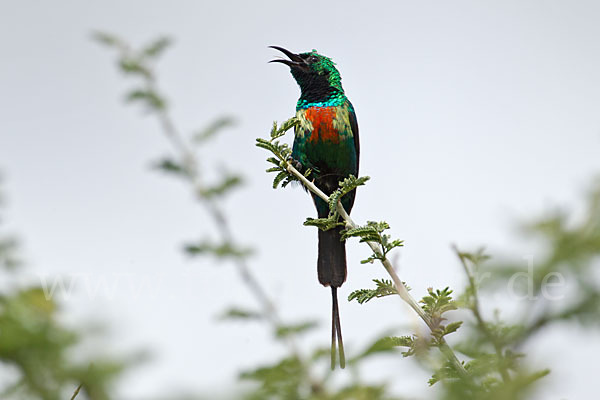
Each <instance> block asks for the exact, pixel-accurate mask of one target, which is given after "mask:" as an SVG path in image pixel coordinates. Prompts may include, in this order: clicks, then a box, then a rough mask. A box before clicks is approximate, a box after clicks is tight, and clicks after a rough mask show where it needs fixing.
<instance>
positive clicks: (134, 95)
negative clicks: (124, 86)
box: [125, 89, 166, 110]
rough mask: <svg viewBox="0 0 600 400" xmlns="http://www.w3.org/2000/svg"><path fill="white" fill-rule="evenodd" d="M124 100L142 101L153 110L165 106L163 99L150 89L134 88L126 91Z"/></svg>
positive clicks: (129, 101)
mask: <svg viewBox="0 0 600 400" xmlns="http://www.w3.org/2000/svg"><path fill="white" fill-rule="evenodd" d="M125 100H126V101H127V102H128V103H131V102H142V103H144V104H146V106H148V108H150V109H155V110H162V109H164V108H165V107H166V103H165V100H164V99H163V98H162V97H160V96H159V95H158V94H157V93H156V92H155V91H152V90H145V89H134V90H132V91H130V92H129V93H127V96H126V97H125Z"/></svg>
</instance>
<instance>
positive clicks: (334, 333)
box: [331, 286, 346, 369]
mask: <svg viewBox="0 0 600 400" xmlns="http://www.w3.org/2000/svg"><path fill="white" fill-rule="evenodd" d="M331 298H332V308H331V369H335V364H336V362H335V361H336V360H335V358H336V357H335V342H336V339H337V344H338V350H339V353H340V367H341V368H345V367H346V356H345V354H344V341H343V340H342V325H341V324H340V310H339V309H338V299H337V288H336V287H333V286H332V287H331Z"/></svg>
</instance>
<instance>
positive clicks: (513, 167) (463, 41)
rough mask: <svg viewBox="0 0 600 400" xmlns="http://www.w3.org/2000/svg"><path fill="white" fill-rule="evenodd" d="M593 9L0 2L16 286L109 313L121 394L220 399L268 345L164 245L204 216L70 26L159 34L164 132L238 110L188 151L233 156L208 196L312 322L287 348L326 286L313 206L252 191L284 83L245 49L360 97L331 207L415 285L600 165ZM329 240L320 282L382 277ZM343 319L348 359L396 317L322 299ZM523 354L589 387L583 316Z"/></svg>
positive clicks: (109, 67) (226, 283)
mask: <svg viewBox="0 0 600 400" xmlns="http://www.w3.org/2000/svg"><path fill="white" fill-rule="evenodd" d="M598 21H600V3H598V2H596V1H570V2H567V1H553V0H546V1H541V0H539V1H523V0H519V1H487V2H482V1H475V0H474V1H427V2H408V1H398V2H391V1H390V2H378V1H369V2H354V1H344V2H334V1H329V2H324V1H323V2H311V1H303V2H282V1H270V2H260V1H255V2H228V1H222V2H214V3H207V2H202V1H195V2H192V1H169V2H166V1H164V2H161V1H148V0H145V1H94V2H90V1H87V2H82V1H52V2H39V1H30V0H20V1H13V2H9V1H6V0H3V1H1V2H0V52H1V58H0V110H2V111H1V117H0V170H1V171H2V172H3V174H4V175H5V177H6V179H5V181H6V182H5V184H4V185H3V186H4V187H3V189H4V190H5V191H6V192H7V194H8V200H9V208H8V209H7V212H6V214H7V216H8V223H9V225H10V228H11V230H13V231H15V232H18V234H19V235H20V237H21V238H22V239H23V241H24V255H25V257H26V260H27V261H28V269H29V274H30V278H29V279H30V280H32V281H36V280H38V281H39V279H40V277H48V279H50V278H52V277H58V276H62V277H64V278H65V279H66V280H67V281H69V282H70V281H73V282H74V283H75V286H74V289H73V292H72V293H71V295H70V296H61V299H62V301H63V305H64V308H65V314H66V315H67V320H68V322H69V323H74V324H79V323H82V321H84V322H85V321H94V320H99V321H104V322H105V323H107V325H109V326H110V327H111V330H110V332H109V337H108V339H107V340H105V341H103V342H102V343H103V345H104V346H106V350H105V351H109V352H112V353H119V352H127V351H133V350H136V349H144V348H147V349H150V350H151V351H152V352H153V355H154V357H153V359H152V360H151V361H150V362H148V363H147V364H145V365H144V366H142V367H140V368H137V369H135V370H132V372H131V373H130V374H128V375H127V376H126V377H125V379H124V380H123V382H122V383H121V384H120V386H119V393H120V398H124V399H145V398H148V397H150V396H151V395H159V394H163V393H169V392H172V391H176V392H177V391H187V390H189V391H217V392H219V391H222V390H223V388H230V387H231V383H232V382H234V380H235V377H236V375H237V373H239V372H240V371H241V370H242V369H244V368H245V367H252V366H255V365H256V364H257V363H258V362H267V361H269V360H274V359H275V358H276V357H278V356H279V355H281V354H283V352H284V349H283V348H282V347H281V346H280V345H277V344H273V343H272V341H271V337H270V333H269V332H268V331H267V330H266V329H265V327H264V326H262V325H258V324H253V323H248V324H244V323H227V322H223V323H218V322H216V316H218V315H219V313H220V312H222V310H224V309H225V308H227V307H228V306H231V305H234V304H245V305H247V306H248V307H253V306H254V305H255V302H254V300H253V299H252V298H251V297H250V296H249V292H248V291H247V290H246V288H245V287H244V286H242V285H241V284H240V283H239V280H238V278H237V275H236V274H235V273H234V270H233V269H232V267H231V266H229V265H226V264H224V265H213V263H212V261H211V260H209V259H203V260H200V261H189V260H187V259H186V258H185V257H183V255H182V254H181V252H180V251H179V248H180V245H181V243H182V242H183V241H185V240H189V239H194V238H201V237H204V236H205V235H208V234H209V233H210V225H209V224H208V222H207V216H206V215H205V214H204V213H203V212H202V209H201V208H199V207H198V206H197V205H196V204H195V203H194V202H193V201H192V198H191V195H190V193H189V192H188V191H187V187H185V186H183V185H181V184H180V183H179V182H177V181H175V180H173V179H169V178H167V177H164V176H161V175H160V174H157V173H154V172H152V171H151V170H150V168H149V165H150V164H151V162H152V161H154V160H156V159H157V158H159V157H161V156H163V155H165V154H167V153H168V146H167V143H166V141H165V140H164V138H163V137H162V135H161V132H160V131H159V129H158V127H157V124H156V123H155V121H154V120H153V119H152V118H147V117H144V115H143V113H142V112H141V111H140V110H139V109H137V108H135V107H125V106H124V105H123V102H122V95H123V93H124V91H125V90H126V89H127V88H129V87H130V86H131V82H127V81H125V80H124V79H123V77H122V76H121V75H120V74H119V73H118V72H117V71H116V69H115V66H114V59H115V57H114V56H115V55H114V53H112V52H111V51H109V50H108V49H106V48H104V47H101V46H98V45H96V44H95V43H93V42H92V41H91V40H90V33H91V31H92V30H96V29H99V30H104V31H108V32H113V33H115V34H118V35H120V36H122V37H124V38H126V39H128V40H130V41H132V42H133V43H135V44H141V43H144V42H145V41H147V40H149V39H151V38H154V37H155V36H157V35H158V34H167V35H169V36H171V37H173V38H174V39H175V45H174V46H173V47H172V48H171V49H170V50H169V51H168V52H167V53H166V54H165V56H164V57H163V60H162V62H161V63H160V64H159V74H160V81H161V85H162V88H163V89H164V91H165V92H166V93H167V95H168V97H169V98H170V100H171V103H172V105H173V116H174V118H175V120H176V121H177V123H178V124H179V126H180V128H181V129H182V130H183V131H184V132H191V131H193V130H194V129H197V128H200V127H202V126H204V125H206V124H207V123H209V122H210V121H211V120H212V119H213V118H215V117H218V116H220V115H222V114H231V115H233V116H235V117H236V118H237V119H238V121H239V123H238V125H237V126H236V127H235V128H233V129H231V130H229V131H227V132H226V133H224V134H223V135H222V137H220V138H219V139H218V140H217V141H216V142H215V144H214V145H213V147H211V148H210V149H209V150H208V151H205V152H204V153H202V158H203V160H205V161H204V163H205V164H204V165H206V166H210V167H212V166H214V165H215V163H218V164H220V165H226V166H227V167H228V168H229V169H231V170H234V171H242V172H243V173H244V175H245V177H246V179H247V185H246V186H245V187H244V188H243V189H242V190H240V191H238V192H237V193H235V194H234V195H232V196H231V197H230V198H229V200H228V201H227V203H226V207H227V209H228V210H229V211H230V214H231V219H232V224H233V226H234V228H235V233H236V236H237V238H238V239H239V240H240V241H241V242H243V243H247V244H248V245H253V246H255V247H256V249H257V254H256V256H254V257H253V258H252V259H251V262H250V263H251V266H252V268H253V270H254V272H255V274H256V275H257V277H258V279H259V280H260V281H261V282H262V283H263V284H264V286H265V287H266V288H267V290H268V291H269V293H270V294H271V296H272V297H273V298H274V299H275V301H276V302H277V305H278V307H279V309H280V311H281V313H282V314H283V315H285V316H286V318H287V319H288V320H289V321H295V320H299V319H302V318H317V319H318V320H319V321H320V322H321V327H320V329H318V330H316V331H315V332H314V333H312V334H310V335H308V336H307V338H306V339H305V340H303V342H302V345H303V346H305V348H309V346H310V345H311V344H312V345H314V344H323V345H328V343H329V342H328V340H329V324H328V321H329V317H330V314H329V313H330V311H329V310H330V293H329V290H328V289H324V288H323V287H321V286H320V285H319V284H318V282H317V278H316V268H315V264H316V236H317V234H316V232H315V230H314V229H312V228H305V227H303V226H302V221H303V220H304V219H305V217H307V216H313V214H314V212H313V209H312V204H311V202H310V200H309V198H308V196H307V195H305V194H304V193H303V192H302V191H301V190H300V189H299V188H292V189H286V190H283V191H281V190H279V191H273V190H272V189H271V188H270V187H271V186H270V185H271V179H272V176H268V175H267V174H265V173H264V169H265V168H266V167H267V165H266V163H265V162H264V159H265V156H266V154H265V152H263V151H261V150H259V149H257V148H255V147H254V139H255V138H256V137H258V136H264V135H266V134H267V133H268V130H269V128H270V125H271V122H272V120H273V119H277V120H280V121H281V120H284V119H286V118H288V117H290V116H292V115H293V113H294V106H295V102H296V99H297V97H298V89H297V87H296V84H295V83H294V81H293V79H292V77H291V76H290V75H289V72H288V69H287V68H285V67H283V66H282V65H272V64H267V61H268V60H270V59H272V58H273V57H274V56H276V55H278V54H277V52H275V51H273V50H271V49H268V48H267V46H268V45H280V46H284V47H286V48H289V49H290V50H292V51H307V50H311V49H313V48H316V49H317V50H319V51H320V52H322V53H323V54H326V55H328V56H330V57H332V58H333V59H334V61H336V62H337V64H338V67H339V70H340V72H341V74H342V77H343V84H344V88H345V90H346V93H347V95H348V96H349V98H350V99H351V100H352V102H353V104H354V106H355V108H356V110H357V113H358V121H359V125H360V135H361V150H362V154H361V156H362V159H361V174H363V175H369V176H371V177H372V180H371V182H369V184H368V185H367V186H366V187H365V188H361V189H360V191H359V193H358V195H357V201H356V205H355V208H354V210H353V214H352V215H353V217H354V219H355V220H356V221H358V222H364V221H366V220H373V219H377V220H378V219H386V220H387V221H388V222H389V223H390V224H391V226H392V234H393V235H394V236H395V237H399V238H402V239H404V240H405V245H406V247H404V248H403V249H401V250H400V251H398V253H397V254H399V258H398V259H397V262H398V265H399V272H400V275H401V277H402V279H403V280H405V281H407V282H408V284H409V285H410V286H411V287H412V288H413V289H414V294H415V296H416V297H420V296H422V295H423V294H424V293H425V288H426V287H428V286H433V287H444V286H447V285H450V286H452V287H456V288H460V287H461V285H463V284H464V279H463V276H462V271H461V269H460V266H459V265H458V263H457V262H456V260H455V258H454V257H453V255H452V252H451V250H450V244H451V243H457V244H458V245H459V246H461V247H463V248H466V249H473V248H475V247H477V246H479V245H486V246H487V247H488V248H489V249H490V251H492V253H493V254H505V255H509V256H513V257H515V258H520V257H522V256H524V255H527V254H533V255H534V257H535V255H536V250H535V249H534V248H528V247H527V246H526V245H523V244H520V243H518V241H517V240H516V239H515V237H514V231H513V230H511V229H512V227H513V226H514V222H515V221H517V220H522V219H527V218H531V217H533V216H535V215H538V214H539V213H540V212H542V211H544V210H545V211H548V210H551V209H552V208H553V207H554V206H557V205H564V206H567V207H569V208H571V209H576V207H577V206H579V204H580V203H578V202H577V201H576V200H578V199H580V198H581V197H582V194H583V193H584V192H585V189H586V185H587V184H588V183H589V181H590V179H591V178H592V176H593V175H594V174H595V173H597V172H598V171H599V170H600V165H599V164H600V163H599V162H598V148H599V144H600V112H599V110H600V90H599V88H600V40H599V38H600V24H599V23H598ZM347 247H348V259H349V260H350V262H349V278H348V281H347V282H346V284H345V285H344V286H343V288H342V289H341V298H342V299H343V298H345V297H346V296H347V295H348V293H350V292H351V291H352V290H354V289H357V288H362V287H368V286H369V281H370V279H372V278H377V277H385V274H384V271H383V270H382V269H381V268H380V267H378V266H368V265H367V266H363V265H360V264H359V263H358V260H360V259H362V258H364V257H365V256H367V255H368V251H367V248H366V247H365V246H362V245H359V244H358V243H357V242H351V243H350V244H348V246H347ZM524 269H525V263H524ZM98 285H100V286H98ZM341 314H342V326H343V331H344V339H345V342H346V346H347V351H348V352H357V351H359V350H360V349H362V348H363V346H365V345H366V344H367V342H368V341H370V340H372V339H373V338H374V337H376V336H377V335H378V334H380V333H381V332H382V330H383V329H385V328H388V327H395V328H397V329H398V333H405V334H406V333H408V332H410V329H412V328H411V326H412V324H413V323H414V322H415V320H414V317H413V316H412V314H411V313H410V311H409V310H408V308H407V307H405V306H404V305H403V304H401V302H400V301H399V300H398V299H394V298H387V299H384V300H381V301H377V302H373V303H369V304H367V305H363V306H359V305H357V304H355V303H346V302H344V301H343V302H342V305H341ZM573 334H576V335H578V336H576V339H573V337H572V336H570V337H568V336H567V335H573ZM567 340H568V341H569V351H564V350H565V348H566V342H567ZM573 342H579V343H583V344H582V345H581V346H576V347H575V348H571V346H572V345H573ZM103 351H104V350H103ZM528 351H529V352H530V355H529V358H528V360H529V361H530V362H531V363H533V364H534V365H539V366H541V367H545V366H550V367H551V368H552V370H553V374H552V378H551V379H549V380H547V383H546V386H545V389H544V390H543V391H542V394H541V397H540V398H546V399H581V398H589V396H591V393H596V392H595V391H594V392H592V388H591V386H593V382H595V379H597V376H596V372H595V371H596V363H597V361H596V360H589V358H590V355H591V354H599V352H600V340H599V338H598V335H597V333H585V334H584V333H574V332H573V329H572V328H569V329H563V328H557V329H554V330H553V332H550V333H549V334H546V335H543V336H540V337H539V338H536V340H535V343H534V344H533V346H531V347H530V348H529V349H528ZM592 362H593V363H594V366H593V367H592V366H591V363H592ZM586 364H587V367H586ZM369 366H370V367H369V371H368V372H367V375H368V376H369V377H372V378H376V379H389V380H393V381H394V382H395V383H394V387H395V388H397V389H398V392H399V393H400V394H417V395H419V396H421V398H427V397H428V389H427V388H426V379H427V377H426V376H425V375H424V374H423V373H422V372H421V371H420V370H419V369H418V367H417V366H416V365H415V364H414V363H413V362H411V361H409V360H404V359H394V358H392V359H388V360H387V361H378V362H376V363H372V364H369ZM324 367H326V366H324ZM340 380H342V381H343V373H342V374H340Z"/></svg>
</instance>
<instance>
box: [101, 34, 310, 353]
mask: <svg viewBox="0 0 600 400" xmlns="http://www.w3.org/2000/svg"><path fill="white" fill-rule="evenodd" d="M94 36H95V38H96V40H97V41H99V42H101V43H103V44H106V45H108V46H110V47H113V48H115V49H116V50H117V51H118V53H119V56H118V60H119V61H118V63H119V66H120V69H121V70H122V71H123V72H124V73H127V74H134V75H136V76H138V77H139V78H140V79H141V87H140V88H138V89H136V90H133V91H132V92H130V94H129V96H128V100H130V101H142V102H144V103H145V104H146V106H147V107H148V109H149V111H150V112H151V113H153V114H154V115H155V116H156V118H157V119H158V122H159V124H160V127H161V129H162V131H163V134H164V135H165V137H166V138H167V140H168V141H169V143H170V144H171V146H172V148H173V150H174V151H175V153H176V155H177V160H176V161H175V162H172V161H170V160H166V161H163V164H162V168H163V169H165V170H169V171H172V172H178V173H181V175H182V176H183V177H184V178H186V179H187V180H188V182H189V183H190V185H191V188H192V192H193V194H194V196H195V198H196V199H197V200H198V201H199V202H200V203H201V204H202V205H203V206H204V208H205V210H206V211H207V213H208V215H209V216H210V218H211V219H212V221H213V223H214V225H215V226H216V228H217V231H218V234H219V237H220V241H221V242H222V243H224V245H222V246H208V247H207V245H206V244H204V245H202V244H201V245H188V246H186V249H188V252H189V253H190V254H195V253H198V252H200V251H201V250H207V249H208V250H211V249H213V250H214V249H218V251H223V250H227V253H228V254H229V255H231V256H232V257H230V258H231V260H232V263H233V265H234V266H235V269H236V271H237V273H238V275H239V277H240V279H241V281H242V283H243V284H244V285H245V286H246V287H247V288H248V289H249V291H250V293H251V294H252V296H253V297H254V298H255V299H256V300H257V301H258V303H259V304H260V307H261V310H262V314H263V315H264V316H265V318H266V319H267V320H268V321H269V323H270V324H271V325H272V327H273V331H274V332H277V331H278V330H279V329H280V328H281V327H282V326H283V323H282V319H281V317H280V316H279V313H278V311H277V309H276V307H275V306H274V303H273V301H272V300H271V298H270V297H269V295H268V294H267V292H266V290H265V289H264V288H263V286H262V285H261V284H260V282H259V281H258V279H257V278H256V277H255V276H254V274H253V273H252V271H251V269H250V267H249V266H248V264H247V262H246V260H245V257H244V255H245V254H246V253H247V252H246V251H243V250H240V251H237V250H236V249H238V246H237V245H236V243H237V242H236V240H235V238H234V235H233V233H232V229H231V223H230V220H229V218H228V217H227V215H226V214H225V212H224V211H223V210H222V208H221V206H220V204H219V202H218V201H217V199H216V196H215V194H220V193H222V191H224V190H225V189H227V188H229V187H230V186H233V185H235V184H237V183H239V179H238V178H236V177H228V178H226V179H225V181H224V183H223V184H221V185H220V186H217V187H216V188H215V187H210V186H209V185H207V184H205V182H204V180H203V178H202V175H201V173H200V168H199V160H198V157H197V156H196V154H195V153H194V151H193V150H192V142H194V141H195V142H196V144H197V143H198V142H202V141H204V140H206V139H207V138H209V137H211V136H213V135H214V134H215V131H216V130H218V129H220V128H222V127H224V126H227V125H228V124H230V123H231V120H230V119H219V120H217V121H216V122H215V123H213V124H212V125H211V126H209V127H208V128H207V129H205V130H204V131H202V132H200V133H199V134H197V135H196V136H195V137H193V138H192V139H191V140H187V139H186V138H185V137H184V136H183V135H182V134H181V133H180V131H179V129H178V128H177V127H176V124H175V122H174V121H173V119H172V117H171V115H170V113H169V109H168V105H167V102H166V100H165V99H164V98H163V96H162V95H161V94H160V93H161V92H160V90H159V88H158V82H157V78H156V73H155V71H154V68H153V65H152V62H153V61H154V59H155V56H156V51H152V50H149V49H156V48H158V49H159V51H162V50H164V48H165V47H166V46H167V45H168V44H169V43H170V42H169V40H168V39H166V38H159V39H158V40H156V41H154V42H153V44H152V43H151V44H150V45H148V46H146V48H145V50H144V49H142V50H141V51H134V50H132V49H131V47H130V46H129V45H128V44H126V43H124V42H123V41H122V40H121V39H119V38H117V37H116V36H113V35H109V34H105V33H96V34H95V35H94ZM149 53H150V54H152V57H149V56H148V54H149ZM285 342H286V343H287V345H288V347H289V350H290V351H291V353H292V354H293V355H294V356H295V357H297V358H298V359H301V355H300V352H299V350H298V347H297V345H296V343H295V340H294V338H293V335H287V336H286V337H285Z"/></svg>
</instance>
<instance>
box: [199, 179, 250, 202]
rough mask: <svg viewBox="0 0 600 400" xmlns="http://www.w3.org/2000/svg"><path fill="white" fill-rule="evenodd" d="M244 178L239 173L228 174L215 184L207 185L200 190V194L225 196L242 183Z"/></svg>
mask: <svg viewBox="0 0 600 400" xmlns="http://www.w3.org/2000/svg"><path fill="white" fill-rule="evenodd" d="M243 182H244V180H243V179H242V177H241V176H239V175H233V174H228V175H225V176H224V177H223V178H221V181H220V182H219V183H217V184H215V185H214V186H209V187H205V188H203V189H202V190H201V191H200V195H202V196H204V197H205V198H209V199H212V198H215V197H219V196H223V195H224V194H226V193H228V192H229V191H231V190H232V189H234V188H237V187H239V186H240V185H242V183H243Z"/></svg>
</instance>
